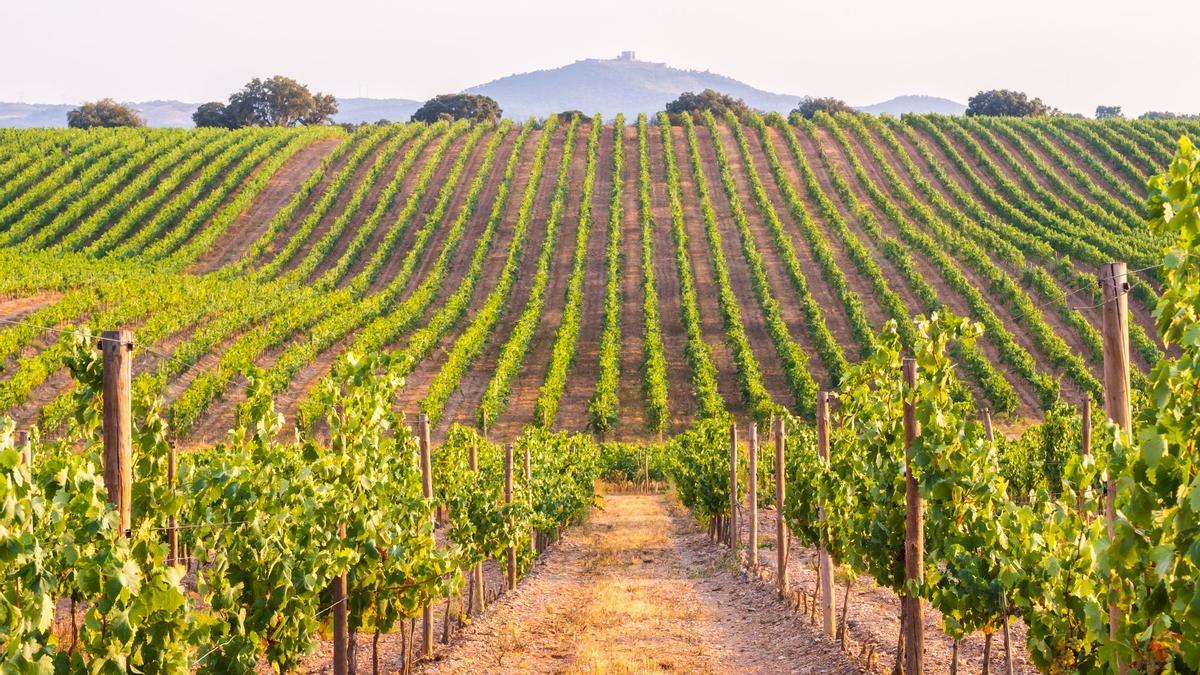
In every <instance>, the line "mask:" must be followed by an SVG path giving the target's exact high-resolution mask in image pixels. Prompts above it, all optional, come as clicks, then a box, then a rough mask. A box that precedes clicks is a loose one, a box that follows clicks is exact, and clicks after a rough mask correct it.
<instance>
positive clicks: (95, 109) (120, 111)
mask: <svg viewBox="0 0 1200 675" xmlns="http://www.w3.org/2000/svg"><path fill="white" fill-rule="evenodd" d="M67 126H69V127H71V128H73V129H90V128H92V127H144V126H146V120H144V119H142V118H141V116H140V115H138V114H137V111H136V110H134V109H133V108H131V107H129V106H127V105H125V104H124V103H117V102H116V101H114V100H112V99H111V98H105V99H101V100H99V101H96V102H95V103H84V104H83V105H81V106H79V107H78V108H75V109H74V110H72V111H70V112H68V113H67Z"/></svg>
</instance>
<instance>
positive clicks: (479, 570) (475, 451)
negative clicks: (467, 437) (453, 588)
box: [467, 443, 487, 613]
mask: <svg viewBox="0 0 1200 675" xmlns="http://www.w3.org/2000/svg"><path fill="white" fill-rule="evenodd" d="M467 462H468V464H469V466H470V467H471V472H472V473H474V474H477V475H478V473H479V448H477V447H476V446H475V444H474V443H472V444H471V451H470V454H469V455H468V459H467ZM471 574H472V575H474V579H475V582H474V583H475V595H474V597H472V599H471V604H472V605H473V606H472V607H471V611H472V612H476V613H478V612H482V611H483V608H484V607H485V606H486V605H487V598H486V589H484V586H483V563H476V565H475V569H473V570H472V571H471Z"/></svg>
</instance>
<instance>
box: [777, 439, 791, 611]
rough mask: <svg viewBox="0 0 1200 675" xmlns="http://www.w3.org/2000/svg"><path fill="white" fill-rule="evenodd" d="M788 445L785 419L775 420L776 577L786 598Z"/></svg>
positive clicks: (780, 594) (781, 592)
mask: <svg viewBox="0 0 1200 675" xmlns="http://www.w3.org/2000/svg"><path fill="white" fill-rule="evenodd" d="M785 445H786V442H785V438H784V431H783V418H782V417H777V418H776V419H775V577H776V581H777V582H778V583H779V597H781V598H786V597H787V592H788V573H787V559H788V540H787V523H785V522H784V518H783V502H784V498H785V497H786V496H787V477H786V475H785V474H784V469H785V466H784V461H783V449H784V446H785Z"/></svg>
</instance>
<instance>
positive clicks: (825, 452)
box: [817, 391, 833, 637]
mask: <svg viewBox="0 0 1200 675" xmlns="http://www.w3.org/2000/svg"><path fill="white" fill-rule="evenodd" d="M817 455H818V456H819V457H820V459H821V462H822V463H823V464H829V392H825V391H823V392H821V393H819V394H817ZM817 509H818V511H817V518H818V519H819V520H820V521H821V523H822V524H824V523H825V522H826V518H827V516H826V514H825V505H824V504H819V505H818V507H817ZM817 554H818V568H819V569H820V573H821V614H822V616H823V621H824V628H825V634H826V635H828V636H830V637H833V562H832V561H831V560H830V559H829V549H828V547H827V546H826V542H825V535H824V533H822V534H821V540H820V542H819V544H818V549H817Z"/></svg>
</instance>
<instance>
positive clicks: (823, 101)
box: [792, 96, 858, 119]
mask: <svg viewBox="0 0 1200 675" xmlns="http://www.w3.org/2000/svg"><path fill="white" fill-rule="evenodd" d="M822 111H823V112H827V113H829V114H833V113H839V112H848V113H853V112H858V111H857V110H855V109H854V108H851V107H850V104H849V103H846V102H845V101H843V100H842V99H840V98H833V97H832V96H826V97H823V98H813V97H812V96H805V97H804V98H802V99H800V105H799V106H797V107H796V109H795V110H793V111H792V114H793V115H799V116H801V117H803V118H805V119H812V118H813V116H815V115H816V114H817V113H818V112H822Z"/></svg>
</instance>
